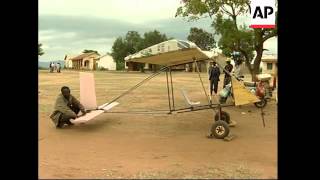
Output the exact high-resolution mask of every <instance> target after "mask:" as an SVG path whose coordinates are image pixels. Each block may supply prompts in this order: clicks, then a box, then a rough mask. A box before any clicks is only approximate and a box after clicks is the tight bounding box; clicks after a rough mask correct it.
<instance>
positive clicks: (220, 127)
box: [211, 120, 230, 139]
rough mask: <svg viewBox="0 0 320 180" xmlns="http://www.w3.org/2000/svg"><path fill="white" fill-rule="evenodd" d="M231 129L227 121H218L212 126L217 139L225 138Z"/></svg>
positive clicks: (212, 131)
mask: <svg viewBox="0 0 320 180" xmlns="http://www.w3.org/2000/svg"><path fill="white" fill-rule="evenodd" d="M229 132H230V129H229V126H228V124H227V123H226V122H225V121H221V120H219V121H216V122H215V123H213V125H212V127H211V133H212V134H213V136H214V137H215V138H217V139H223V138H225V137H226V136H228V135H229Z"/></svg>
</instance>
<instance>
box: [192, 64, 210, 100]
mask: <svg viewBox="0 0 320 180" xmlns="http://www.w3.org/2000/svg"><path fill="white" fill-rule="evenodd" d="M194 63H195V64H196V69H197V72H198V75H199V78H200V82H201V85H202V88H203V91H204V93H205V95H206V99H208V103H210V99H209V96H208V94H207V91H206V89H205V87H204V85H203V81H202V78H201V75H200V70H199V67H198V63H197V61H194Z"/></svg>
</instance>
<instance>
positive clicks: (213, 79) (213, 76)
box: [209, 62, 220, 96]
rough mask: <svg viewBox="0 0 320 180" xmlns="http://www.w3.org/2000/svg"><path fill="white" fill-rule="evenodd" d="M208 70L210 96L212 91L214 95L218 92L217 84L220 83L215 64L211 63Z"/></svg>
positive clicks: (218, 70) (218, 72)
mask: <svg viewBox="0 0 320 180" xmlns="http://www.w3.org/2000/svg"><path fill="white" fill-rule="evenodd" d="M210 65H211V66H210V68H209V80H210V95H211V96H212V91H214V93H215V94H217V92H218V82H219V81H220V79H219V77H220V69H219V67H218V66H217V63H216V62H211V63H210Z"/></svg>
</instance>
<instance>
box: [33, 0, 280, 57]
mask: <svg viewBox="0 0 320 180" xmlns="http://www.w3.org/2000/svg"><path fill="white" fill-rule="evenodd" d="M180 1H181V0H90V1H89V0H39V10H38V11H39V17H38V20H39V34H38V38H39V43H42V44H43V45H42V48H43V49H44V52H45V54H44V55H42V56H40V57H39V60H40V61H53V60H63V58H64V56H65V55H66V54H73V55H76V54H80V53H81V52H82V51H83V50H84V49H92V50H97V51H98V52H99V53H100V54H105V53H107V52H111V47H112V44H113V42H114V41H115V39H116V38H117V37H120V36H122V37H123V36H125V34H126V33H127V32H128V31H138V32H139V34H140V35H141V36H143V33H145V32H148V31H153V30H155V29H156V30H158V31H160V32H161V33H165V34H166V35H167V37H173V38H176V39H181V40H186V39H187V36H188V34H189V30H190V28H191V27H198V28H202V29H204V30H206V31H208V32H211V33H213V32H214V29H213V28H212V27H211V26H210V25H211V22H212V20H211V19H210V18H204V19H200V20H198V21H194V22H188V21H187V19H185V18H181V17H177V18H176V17H174V16H175V13H176V10H177V8H178V7H179V6H180ZM240 21H241V22H248V18H245V17H244V18H242V19H240ZM264 47H265V48H267V49H269V52H270V53H275V54H277V38H271V39H269V40H267V41H266V42H265V45H264Z"/></svg>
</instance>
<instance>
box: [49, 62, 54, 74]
mask: <svg viewBox="0 0 320 180" xmlns="http://www.w3.org/2000/svg"><path fill="white" fill-rule="evenodd" d="M49 67H50V72H51V73H52V72H53V62H50V65H49Z"/></svg>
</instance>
